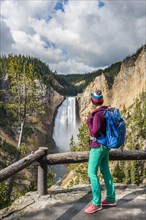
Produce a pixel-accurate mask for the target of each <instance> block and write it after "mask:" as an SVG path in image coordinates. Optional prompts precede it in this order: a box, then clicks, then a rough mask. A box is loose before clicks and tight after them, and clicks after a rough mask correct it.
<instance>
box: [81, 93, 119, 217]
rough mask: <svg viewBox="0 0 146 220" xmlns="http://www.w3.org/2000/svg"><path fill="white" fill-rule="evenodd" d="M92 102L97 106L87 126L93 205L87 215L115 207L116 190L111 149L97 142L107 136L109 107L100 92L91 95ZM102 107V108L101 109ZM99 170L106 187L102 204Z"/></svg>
mask: <svg viewBox="0 0 146 220" xmlns="http://www.w3.org/2000/svg"><path fill="white" fill-rule="evenodd" d="M91 101H92V103H93V104H94V105H96V106H97V108H96V110H94V111H93V112H92V113H91V114H90V116H89V117H88V119H87V125H88V129H89V132H90V140H89V143H90V156H89V162H88V176H89V178H90V183H91V189H92V196H93V199H92V201H91V204H90V205H89V206H88V207H87V208H86V209H85V212H86V213H87V214H90V213H94V212H96V211H99V210H101V209H102V207H103V206H115V205H116V202H115V188H114V183H113V179H112V176H111V173H110V170H109V165H108V163H109V148H107V147H106V146H104V145H101V144H99V143H98V142H97V140H96V138H97V137H98V136H101V134H103V135H105V133H106V120H105V117H104V113H103V112H102V111H103V110H105V109H107V108H108V106H103V105H102V104H103V95H102V91H101V90H98V91H96V92H94V93H93V94H91ZM99 106H100V107H99ZM98 168H100V171H101V173H102V175H103V178H104V182H105V186H106V198H105V200H104V201H103V202H101V189H100V183H99V177H98V174H97V171H98Z"/></svg>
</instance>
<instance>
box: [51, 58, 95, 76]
mask: <svg viewBox="0 0 146 220" xmlns="http://www.w3.org/2000/svg"><path fill="white" fill-rule="evenodd" d="M51 68H52V69H53V70H56V71H57V72H59V73H62V74H64V73H66V74H70V73H88V72H89V70H90V71H95V70H97V68H94V67H92V66H88V65H86V64H85V63H80V62H77V61H75V60H71V59H69V60H67V61H61V62H59V63H58V65H56V64H53V65H51Z"/></svg>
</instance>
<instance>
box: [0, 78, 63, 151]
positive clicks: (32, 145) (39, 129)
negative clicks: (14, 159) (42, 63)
mask: <svg viewBox="0 0 146 220" xmlns="http://www.w3.org/2000/svg"><path fill="white" fill-rule="evenodd" d="M36 84H37V88H38V91H39V95H40V97H41V98H40V99H41V100H40V102H41V103H42V105H43V106H44V107H43V108H44V111H45V112H44V114H43V115H40V114H37V113H34V114H33V116H29V117H27V121H26V127H27V130H28V131H29V132H28V131H27V132H26V133H27V134H25V129H24V135H26V136H27V138H26V139H25V144H26V145H27V148H28V149H29V150H30V151H32V150H33V151H34V150H37V149H38V148H39V147H41V146H46V147H48V148H50V147H51V146H54V145H55V143H54V140H53V138H52V132H53V125H54V124H53V123H54V117H55V114H56V110H57V108H58V106H59V105H60V104H61V103H62V101H63V100H64V97H63V96H61V95H60V94H59V93H57V92H56V91H55V90H54V89H53V88H51V87H47V86H46V85H44V84H42V83H40V82H39V81H38V80H36ZM8 86H9V83H8V78H7V77H5V78H4V79H3V81H2V80H1V82H0V88H1V89H5V90H6V91H7V92H6V93H5V94H4V95H3V97H2V101H3V102H5V100H6V99H9V98H10V94H9V93H8V90H7V87H8ZM0 117H2V115H1V116H0ZM4 118H7V121H6V122H4V123H2V121H1V123H0V138H2V140H5V141H6V142H7V143H8V144H11V145H13V146H15V147H17V141H16V138H15V135H13V136H11V135H10V133H14V134H15V133H16V132H17V131H15V130H16V128H15V126H13V123H14V122H13V123H9V122H10V121H12V120H11V117H10V118H9V116H7V115H4ZM8 131H10V132H8Z"/></svg>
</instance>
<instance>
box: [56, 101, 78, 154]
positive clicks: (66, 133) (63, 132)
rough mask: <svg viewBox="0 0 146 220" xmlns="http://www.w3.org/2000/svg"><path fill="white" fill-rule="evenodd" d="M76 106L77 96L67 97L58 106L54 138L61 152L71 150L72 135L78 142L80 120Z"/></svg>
mask: <svg viewBox="0 0 146 220" xmlns="http://www.w3.org/2000/svg"><path fill="white" fill-rule="evenodd" d="M76 107H77V106H76V97H67V98H66V99H65V101H64V102H63V103H62V105H61V106H60V107H59V108H58V111H57V115H56V118H55V124H54V131H53V139H54V140H55V143H56V146H57V147H58V149H59V151H60V152H65V151H69V143H70V139H71V136H72V135H73V137H74V141H75V142H77V133H78V128H79V120H78V117H77V109H76Z"/></svg>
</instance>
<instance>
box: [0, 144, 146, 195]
mask: <svg viewBox="0 0 146 220" xmlns="http://www.w3.org/2000/svg"><path fill="white" fill-rule="evenodd" d="M47 150H48V149H47V148H45V147H40V148H39V150H37V151H35V152H34V153H33V154H30V155H29V156H27V157H25V158H23V159H21V160H19V161H17V162H15V163H13V164H12V165H10V166H9V167H7V168H4V169H3V170H1V171H0V182H2V181H4V180H6V179H8V178H9V177H10V176H12V175H13V174H15V173H18V172H19V171H21V170H23V169H24V168H26V167H28V166H29V165H31V164H32V163H33V162H35V161H38V183H37V186H38V194H39V195H46V194H47V172H48V165H55V164H69V163H81V162H87V161H88V159H89V151H84V152H66V153H57V154H48V155H47ZM109 158H110V160H146V151H144V150H125V151H121V150H111V151H110V155H109Z"/></svg>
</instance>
